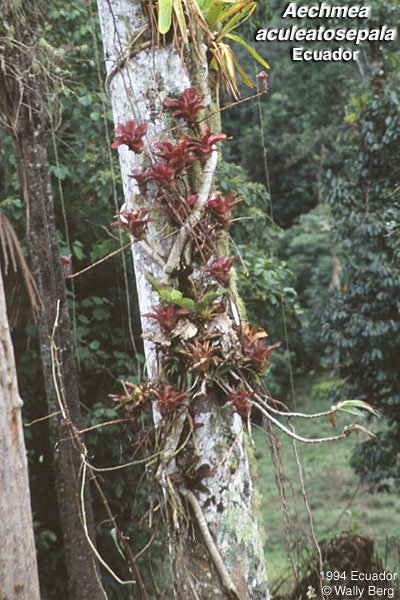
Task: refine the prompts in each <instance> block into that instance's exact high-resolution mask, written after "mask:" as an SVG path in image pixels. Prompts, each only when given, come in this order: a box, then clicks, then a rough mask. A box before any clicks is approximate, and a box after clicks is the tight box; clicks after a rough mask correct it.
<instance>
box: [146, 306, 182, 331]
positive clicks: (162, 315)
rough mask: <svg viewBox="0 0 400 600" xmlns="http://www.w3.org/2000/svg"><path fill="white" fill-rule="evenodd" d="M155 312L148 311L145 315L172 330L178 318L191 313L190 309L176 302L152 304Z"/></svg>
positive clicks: (164, 327)
mask: <svg viewBox="0 0 400 600" xmlns="http://www.w3.org/2000/svg"><path fill="white" fill-rule="evenodd" d="M152 309H153V310H154V312H153V313H146V314H145V315H143V316H144V317H148V318H149V319H155V320H156V321H158V323H159V324H160V326H161V327H162V328H163V329H164V330H165V331H168V332H169V331H172V329H174V327H175V325H176V324H177V322H178V320H179V319H180V318H181V317H185V316H186V315H188V314H189V311H187V310H185V309H183V308H179V307H178V306H176V305H175V304H159V305H158V306H152Z"/></svg>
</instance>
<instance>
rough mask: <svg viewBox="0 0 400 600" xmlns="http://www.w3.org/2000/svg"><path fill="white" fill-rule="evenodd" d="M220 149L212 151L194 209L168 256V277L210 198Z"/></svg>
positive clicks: (166, 268) (166, 270) (177, 262)
mask: <svg viewBox="0 0 400 600" xmlns="http://www.w3.org/2000/svg"><path fill="white" fill-rule="evenodd" d="M217 160H218V151H217V150H216V149H215V150H213V151H212V152H211V154H210V157H209V158H208V160H207V162H206V164H205V166H204V171H203V174H204V179H203V184H202V186H201V189H200V192H199V197H198V199H197V202H196V204H195V206H194V208H193V211H192V213H191V215H190V217H189V218H188V219H187V221H186V222H185V223H184V224H183V225H182V227H181V229H180V231H179V233H178V235H177V237H176V240H175V243H174V245H173V247H172V250H171V252H170V255H169V257H168V261H167V264H166V266H165V269H164V273H165V278H166V279H168V277H169V275H170V274H171V273H172V272H173V271H174V270H175V269H176V267H177V266H178V264H179V261H180V259H181V256H182V252H183V249H184V247H185V244H186V241H187V239H188V236H189V233H190V232H191V230H192V229H193V227H195V226H196V225H197V223H198V222H199V221H200V219H201V215H202V213H203V210H204V206H205V204H206V202H207V200H208V196H209V194H210V190H211V185H212V182H213V179H214V173H215V169H216V167H217Z"/></svg>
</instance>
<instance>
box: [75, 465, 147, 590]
mask: <svg viewBox="0 0 400 600" xmlns="http://www.w3.org/2000/svg"><path fill="white" fill-rule="evenodd" d="M81 459H82V464H83V470H82V483H81V492H80V500H81V511H82V524H83V531H84V532H85V537H86V540H87V542H88V544H89V546H90V547H91V549H92V552H94V554H95V556H96V558H97V560H98V561H99V563H100V564H101V565H103V567H104V568H105V569H106V571H108V572H109V573H110V575H111V577H112V578H113V579H115V581H117V582H118V583H119V584H120V585H135V584H136V581H135V580H134V579H131V580H128V581H124V580H123V579H120V578H119V577H118V575H117V574H116V573H115V572H114V571H113V570H112V568H111V567H110V566H109V565H108V564H107V563H106V562H105V560H104V559H103V558H102V557H101V556H100V554H99V553H98V551H97V548H96V546H95V545H94V544H93V542H92V540H91V539H90V535H89V532H88V528H87V523H86V511H85V484H86V469H87V464H86V461H85V456H84V455H83V454H82V455H81Z"/></svg>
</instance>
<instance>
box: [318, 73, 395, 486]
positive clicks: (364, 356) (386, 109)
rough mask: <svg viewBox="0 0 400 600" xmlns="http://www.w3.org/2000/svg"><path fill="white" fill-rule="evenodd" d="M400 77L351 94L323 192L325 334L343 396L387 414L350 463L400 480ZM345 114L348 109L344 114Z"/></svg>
mask: <svg viewBox="0 0 400 600" xmlns="http://www.w3.org/2000/svg"><path fill="white" fill-rule="evenodd" d="M396 86H398V77H396V75H395V74H393V75H392V77H391V79H390V80H389V79H388V80H387V81H382V82H381V83H379V84H378V83H376V84H375V85H374V87H372V88H370V89H369V90H368V91H367V92H366V91H365V90H361V91H360V95H359V97H358V100H357V99H356V98H353V99H352V102H351V111H352V115H353V116H352V118H351V120H349V119H347V122H348V123H350V128H347V130H345V131H342V132H341V133H340V134H339V135H340V137H339V140H340V143H341V146H342V147H343V161H344V164H345V166H344V167H343V170H342V173H341V174H340V176H339V175H337V176H332V180H331V186H330V194H329V199H330V202H331V206H332V213H333V219H334V223H335V234H336V238H337V241H338V242H339V243H340V246H341V261H342V266H343V274H342V286H341V291H340V293H337V294H336V295H335V297H334V298H333V299H332V301H331V302H330V304H329V308H328V311H327V312H326V315H325V318H326V325H325V340H326V341H327V342H328V344H329V350H330V352H331V353H332V359H333V362H334V363H335V364H337V365H339V369H340V375H341V377H343V378H345V379H346V382H347V387H348V393H349V395H353V396H356V397H357V398H360V399H362V400H365V401H367V402H369V403H371V404H373V405H375V406H377V407H378V408H379V409H380V411H381V413H382V416H383V417H384V418H385V419H386V422H387V426H386V427H384V428H383V430H382V431H381V433H380V435H379V437H378V439H377V440H376V441H370V442H366V443H365V444H363V445H362V446H360V448H359V450H358V453H357V454H356V455H355V457H354V459H353V464H354V466H355V467H356V469H357V471H358V472H359V473H360V474H361V475H362V477H363V479H364V480H366V481H369V482H370V483H372V484H376V485H381V486H384V487H387V486H388V485H389V484H390V482H393V478H394V480H395V481H397V484H398V483H399V482H400V441H399V440H400V436H399V433H400V420H399V414H400V413H399V409H400V387H399V377H398V366H399V356H400V323H399V319H398V315H399V309H400V305H399V297H400V272H399V262H398V258H399V253H398V252H399V227H398V223H399V222H400V202H399V200H400V196H399V190H400V187H399V175H398V161H399V144H400V101H399V97H398V94H397V92H396V91H395V90H396ZM348 114H349V113H348Z"/></svg>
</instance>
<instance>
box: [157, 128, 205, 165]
mask: <svg viewBox="0 0 400 600" xmlns="http://www.w3.org/2000/svg"><path fill="white" fill-rule="evenodd" d="M154 147H155V148H157V149H158V152H156V153H155V154H156V156H159V157H160V158H163V159H164V160H166V161H167V162H168V164H169V165H170V167H171V168H173V169H175V171H177V172H180V171H183V170H184V169H185V167H186V165H187V163H188V162H189V161H192V160H196V157H195V155H194V154H193V152H192V151H191V149H190V147H189V138H186V137H185V136H181V137H180V140H179V142H178V143H177V144H176V146H174V144H172V143H171V142H157V143H156V144H154Z"/></svg>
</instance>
